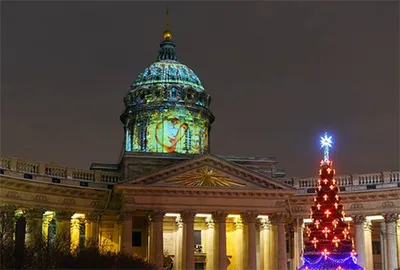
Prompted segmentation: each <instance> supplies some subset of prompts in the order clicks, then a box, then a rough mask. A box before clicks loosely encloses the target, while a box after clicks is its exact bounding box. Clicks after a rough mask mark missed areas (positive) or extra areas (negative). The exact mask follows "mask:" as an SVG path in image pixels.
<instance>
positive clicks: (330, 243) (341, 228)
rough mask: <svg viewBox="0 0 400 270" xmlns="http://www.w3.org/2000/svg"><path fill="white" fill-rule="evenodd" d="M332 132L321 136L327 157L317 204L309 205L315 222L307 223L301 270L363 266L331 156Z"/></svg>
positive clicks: (322, 165) (346, 269)
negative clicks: (358, 255)
mask: <svg viewBox="0 0 400 270" xmlns="http://www.w3.org/2000/svg"><path fill="white" fill-rule="evenodd" d="M332 144H333V141H332V136H328V135H327V134H326V133H325V136H324V137H321V147H322V148H324V159H323V160H322V161H321V163H320V170H319V179H318V183H317V187H316V189H315V192H316V196H315V197H314V206H312V207H311V209H310V217H311V219H312V223H311V224H309V225H307V227H306V234H307V236H308V240H306V241H305V242H304V252H303V255H302V258H303V262H304V264H303V266H302V267H300V268H299V270H362V269H363V268H362V267H361V266H359V265H358V264H357V253H356V251H355V250H354V242H353V239H352V238H351V231H350V226H349V225H348V224H347V223H345V221H344V218H345V213H344V211H343V205H342V204H341V203H340V196H339V195H338V193H339V187H338V186H337V181H336V180H335V179H334V177H335V170H334V169H333V167H332V161H331V160H330V159H329V148H330V147H332Z"/></svg>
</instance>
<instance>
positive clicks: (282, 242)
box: [271, 213, 287, 269]
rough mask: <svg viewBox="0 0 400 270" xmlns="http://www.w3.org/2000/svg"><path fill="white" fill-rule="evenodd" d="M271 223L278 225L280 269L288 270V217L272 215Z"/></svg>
mask: <svg viewBox="0 0 400 270" xmlns="http://www.w3.org/2000/svg"><path fill="white" fill-rule="evenodd" d="M271 222H272V223H274V224H276V225H277V227H278V247H277V249H276V250H277V253H278V269H287V253H286V232H285V225H286V215H285V214H279V213H277V214H274V215H271Z"/></svg>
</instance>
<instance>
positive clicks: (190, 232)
mask: <svg viewBox="0 0 400 270" xmlns="http://www.w3.org/2000/svg"><path fill="white" fill-rule="evenodd" d="M195 216H196V213H195V212H191V211H184V212H182V213H181V218H182V220H183V225H184V230H185V238H186V239H185V244H186V246H185V252H186V256H185V267H184V269H185V270H193V269H194V218H195Z"/></svg>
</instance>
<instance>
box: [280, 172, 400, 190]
mask: <svg viewBox="0 0 400 270" xmlns="http://www.w3.org/2000/svg"><path fill="white" fill-rule="evenodd" d="M335 178H336V180H337V181H338V185H339V187H340V188H341V189H343V191H361V190H368V189H383V188H400V171H395V172H381V173H367V174H348V175H339V176H336V177H335ZM277 180H278V181H282V182H283V183H285V184H288V185H291V186H293V187H295V188H297V189H298V193H312V192H314V189H315V187H316V184H317V180H318V178H316V177H309V178H297V177H294V178H280V179H279V178H278V179H277Z"/></svg>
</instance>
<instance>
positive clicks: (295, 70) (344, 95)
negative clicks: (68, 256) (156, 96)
mask: <svg viewBox="0 0 400 270" xmlns="http://www.w3.org/2000/svg"><path fill="white" fill-rule="evenodd" d="M166 5H167V4H166V2H164V3H138V2H113V3H111V2H101V1H97V2H72V3H65V2H43V3H40V2H34V3H28V2H25V3H24V2H16V3H12V2H3V3H2V14H1V17H2V21H1V24H2V29H1V30H2V36H1V37H2V41H1V45H2V54H1V57H2V59H1V62H2V66H1V69H2V73H1V83H2V84H1V88H2V89H1V90H2V92H1V156H14V157H18V158H20V159H25V160H30V161H41V162H53V163H56V164H59V165H63V166H69V167H78V168H88V167H89V165H90V163H91V162H110V163H116V162H118V159H119V156H120V153H121V148H122V142H123V126H122V123H121V122H120V121H119V116H120V114H121V113H122V111H123V109H124V105H123V97H124V95H125V94H126V93H127V91H128V88H129V86H130V84H131V83H132V82H133V81H134V79H135V78H136V76H137V74H138V73H139V72H142V71H143V70H144V68H145V67H146V66H148V65H150V64H151V63H152V62H154V61H155V60H156V57H157V55H158V48H159V43H160V42H161V41H162V32H163V31H164V27H165V8H166ZM169 8H170V16H171V19H170V24H171V30H172V33H173V40H174V41H175V42H176V45H177V55H178V57H179V59H180V60H181V62H182V63H184V64H187V65H188V66H189V67H190V68H192V69H193V70H194V71H195V72H196V74H197V75H198V76H199V78H200V80H201V81H202V83H203V85H204V86H205V88H206V91H207V92H208V93H209V94H210V95H211V96H212V111H213V113H214V115H215V117H216V120H215V122H214V123H213V125H212V130H211V149H212V152H213V153H214V154H220V155H234V156H263V157H276V159H277V161H278V162H279V166H278V167H280V168H284V169H285V170H286V172H287V175H288V176H314V175H316V173H317V169H318V165H319V163H318V162H319V160H320V159H321V157H322V155H323V153H322V151H321V150H320V148H319V142H318V136H319V135H320V134H322V133H323V132H325V131H328V132H331V133H332V134H333V135H334V136H335V148H334V150H333V153H332V156H333V159H334V160H335V164H336V169H337V173H338V174H346V173H368V172H381V171H390V170H398V169H399V150H400V149H399V76H398V74H399V62H398V61H399V52H398V48H399V35H398V34H399V15H398V14H399V4H398V2H397V1H392V2H388V1H387V2H380V3H379V2H367V1H365V2H251V3H240V2H232V1H230V2H219V3H211V2H196V3H183V2H174V3H170V4H169Z"/></svg>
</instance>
